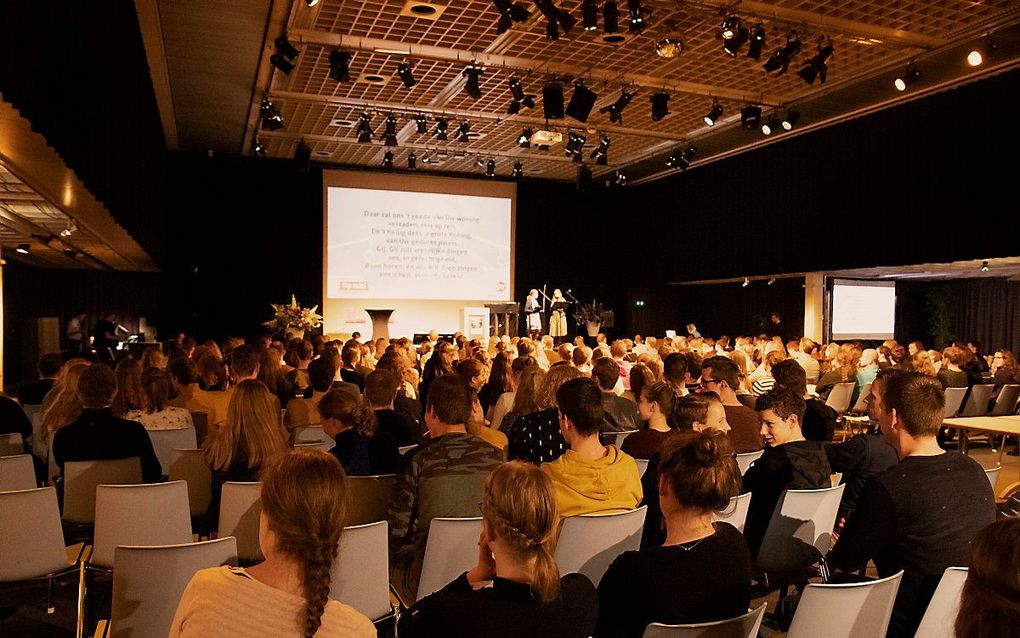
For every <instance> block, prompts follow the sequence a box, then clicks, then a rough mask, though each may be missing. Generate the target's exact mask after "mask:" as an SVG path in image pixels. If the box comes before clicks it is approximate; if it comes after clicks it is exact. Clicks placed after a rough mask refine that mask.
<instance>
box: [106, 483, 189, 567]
mask: <svg viewBox="0 0 1020 638" xmlns="http://www.w3.org/2000/svg"><path fill="white" fill-rule="evenodd" d="M190 542H191V510H190V508H189V507H188V485H187V483H185V482H184V481H173V482H172V483H151V484H148V485H146V484H142V485H100V486H99V487H97V488H96V533H95V543H94V544H93V551H92V563H93V564H95V565H98V566H100V567H113V550H114V549H116V547H117V546H118V545H177V544H179V543H190Z"/></svg>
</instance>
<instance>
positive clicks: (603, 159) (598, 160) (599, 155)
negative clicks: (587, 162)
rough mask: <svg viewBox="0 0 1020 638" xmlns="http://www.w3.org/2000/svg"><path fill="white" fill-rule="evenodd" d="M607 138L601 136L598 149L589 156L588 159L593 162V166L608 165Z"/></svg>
mask: <svg viewBox="0 0 1020 638" xmlns="http://www.w3.org/2000/svg"><path fill="white" fill-rule="evenodd" d="M609 144H610V139H609V136H607V135H603V136H602V139H600V140H599V145H598V147H596V148H595V150H594V151H592V152H591V155H589V156H588V157H589V159H593V160H595V164H596V165H598V166H605V165H607V164H608V163H609Z"/></svg>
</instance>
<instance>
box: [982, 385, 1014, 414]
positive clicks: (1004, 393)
mask: <svg viewBox="0 0 1020 638" xmlns="http://www.w3.org/2000/svg"><path fill="white" fill-rule="evenodd" d="M1018 400H1020V385H1017V384H1015V383H1010V384H1009V385H1004V386H1002V389H1001V390H999V396H997V397H995V405H994V406H992V411H991V412H989V413H988V416H1006V415H1009V414H1016V404H1017V401H1018Z"/></svg>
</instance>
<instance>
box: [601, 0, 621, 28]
mask: <svg viewBox="0 0 1020 638" xmlns="http://www.w3.org/2000/svg"><path fill="white" fill-rule="evenodd" d="M602 32H603V33H619V32H620V8H619V7H618V6H616V0H606V3H605V4H604V5H603V6H602Z"/></svg>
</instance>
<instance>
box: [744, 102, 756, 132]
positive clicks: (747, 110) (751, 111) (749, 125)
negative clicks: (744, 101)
mask: <svg viewBox="0 0 1020 638" xmlns="http://www.w3.org/2000/svg"><path fill="white" fill-rule="evenodd" d="M740 125H741V126H743V127H744V128H746V129H747V130H749V131H753V130H754V129H756V128H758V127H759V126H760V125H761V107H760V106H756V105H754V104H748V105H747V106H745V107H744V108H742V109H741V110H740Z"/></svg>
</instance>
